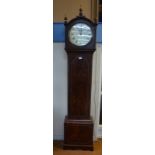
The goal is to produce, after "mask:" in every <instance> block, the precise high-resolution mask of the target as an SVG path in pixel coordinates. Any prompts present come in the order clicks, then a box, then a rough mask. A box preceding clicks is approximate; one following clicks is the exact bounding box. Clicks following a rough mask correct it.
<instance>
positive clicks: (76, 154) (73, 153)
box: [53, 139, 102, 155]
mask: <svg viewBox="0 0 155 155" xmlns="http://www.w3.org/2000/svg"><path fill="white" fill-rule="evenodd" d="M62 144H63V142H62V141H54V143H53V155H102V140H100V139H99V140H97V141H96V142H94V151H82V150H63V149H62Z"/></svg>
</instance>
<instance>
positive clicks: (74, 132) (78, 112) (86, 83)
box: [63, 14, 97, 150]
mask: <svg viewBox="0 0 155 155" xmlns="http://www.w3.org/2000/svg"><path fill="white" fill-rule="evenodd" d="M78 23H84V24H87V25H88V26H89V27H90V28H91V31H92V38H91V40H90V41H89V42H88V44H86V45H84V46H76V45H74V44H72V43H71V42H70V41H69V35H68V34H69V31H70V29H71V28H72V26H73V25H75V24H78ZM96 26H97V24H96V23H93V22H92V21H91V20H89V19H88V18H86V17H84V16H83V15H82V14H80V15H79V16H77V17H76V18H74V19H72V20H71V21H69V22H67V21H65V50H66V52H67V56H68V115H67V116H66V117H65V121H64V144H63V148H64V149H84V150H93V120H92V118H91V117H90V102H91V100H90V99H91V83H92V57H93V53H94V52H95V50H96Z"/></svg>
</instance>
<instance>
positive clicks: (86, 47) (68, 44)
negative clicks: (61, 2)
mask: <svg viewBox="0 0 155 155" xmlns="http://www.w3.org/2000/svg"><path fill="white" fill-rule="evenodd" d="M78 23H83V24H86V25H88V26H89V27H90V29H91V31H92V38H91V40H90V41H89V42H88V43H87V44H86V45H82V46H77V45H75V44H73V43H71V42H70V38H69V32H70V30H71V28H72V26H74V25H75V24H78ZM96 26H97V24H96V23H94V22H92V21H91V20H90V19H88V18H86V17H84V16H77V17H76V18H74V19H72V20H71V21H69V22H68V23H65V50H66V51H67V52H70V51H72V52H74V51H75V52H76V51H83V52H84V51H95V50H96Z"/></svg>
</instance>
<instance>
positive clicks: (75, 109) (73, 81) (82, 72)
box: [68, 52, 92, 119]
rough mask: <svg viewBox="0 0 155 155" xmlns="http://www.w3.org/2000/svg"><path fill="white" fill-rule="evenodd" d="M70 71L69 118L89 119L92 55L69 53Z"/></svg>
mask: <svg viewBox="0 0 155 155" xmlns="http://www.w3.org/2000/svg"><path fill="white" fill-rule="evenodd" d="M68 71H69V72H68V73H69V74H68V95H69V96H68V117H69V118H74V119H75V118H76V119H80V118H83V119H86V118H87V119H89V118H90V98H91V74H92V53H82V52H79V53H69V54H68Z"/></svg>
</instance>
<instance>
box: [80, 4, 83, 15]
mask: <svg viewBox="0 0 155 155" xmlns="http://www.w3.org/2000/svg"><path fill="white" fill-rule="evenodd" d="M82 11H83V10H82V9H81V6H80V9H79V16H83V12H82Z"/></svg>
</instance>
